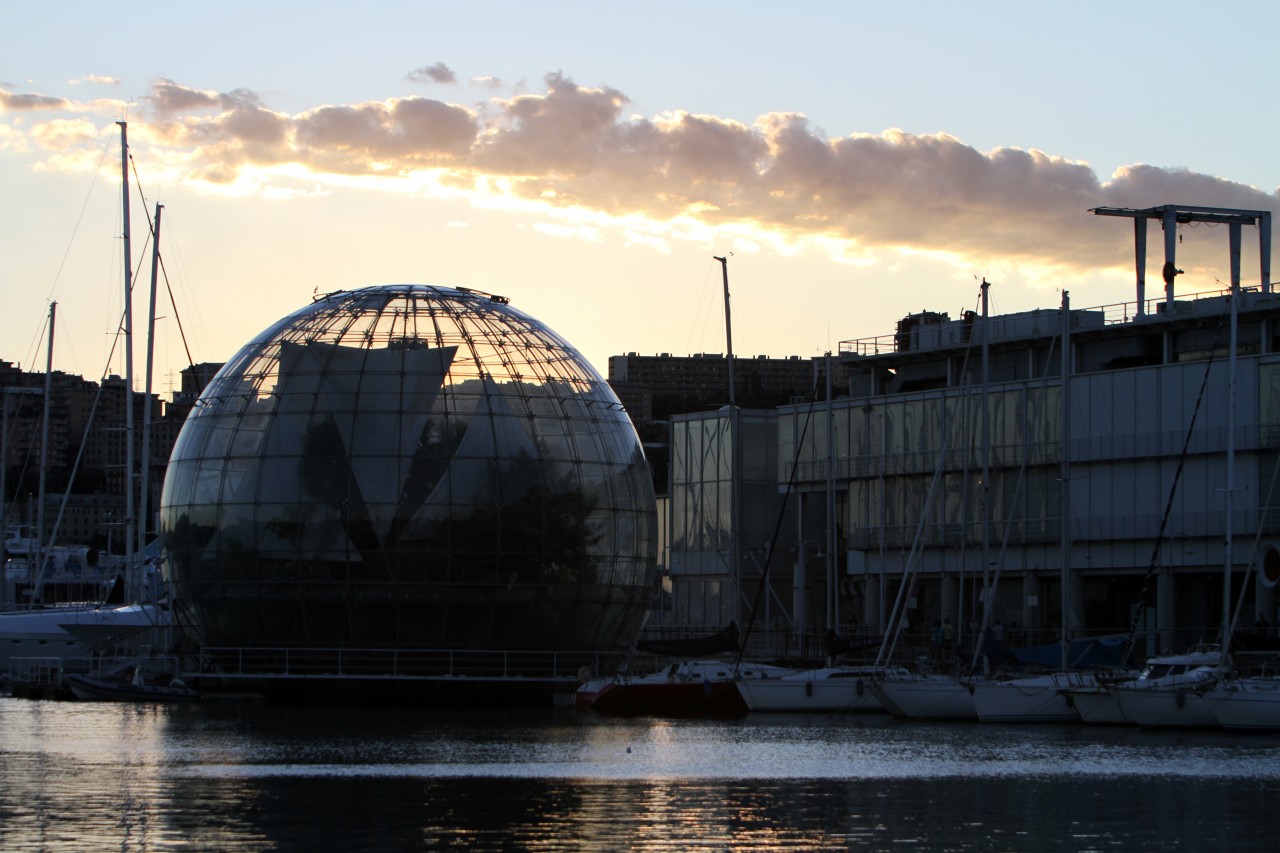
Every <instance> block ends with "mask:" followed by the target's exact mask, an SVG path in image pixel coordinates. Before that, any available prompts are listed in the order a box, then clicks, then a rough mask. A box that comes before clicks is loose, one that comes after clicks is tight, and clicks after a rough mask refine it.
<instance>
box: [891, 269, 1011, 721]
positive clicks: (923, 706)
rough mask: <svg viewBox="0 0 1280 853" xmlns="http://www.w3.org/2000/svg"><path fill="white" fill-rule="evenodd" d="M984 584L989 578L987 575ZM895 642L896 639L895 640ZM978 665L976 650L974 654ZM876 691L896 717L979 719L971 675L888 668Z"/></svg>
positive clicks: (985, 522)
mask: <svg viewBox="0 0 1280 853" xmlns="http://www.w3.org/2000/svg"><path fill="white" fill-rule="evenodd" d="M990 286H991V285H990V284H989V283H988V282H987V280H986V279H983V281H982V399H983V410H982V415H983V417H982V421H983V436H982V448H983V482H984V483H987V482H990V477H989V474H988V471H987V465H988V458H989V452H990V434H989V424H988V416H987V390H988V385H989V377H988V371H989V344H990V331H989V330H990V327H989V325H988V301H987V292H988V289H989V288H990ZM947 450H948V440H947V438H945V437H944V439H943V441H942V448H941V452H940V453H939V456H938V464H937V467H936V468H935V470H934V477H933V484H932V485H931V486H930V489H929V493H928V496H927V497H926V498H925V506H924V508H923V510H922V512H921V520H920V522H919V524H920V527H918V528H917V533H916V541H915V542H914V543H913V544H912V553H911V556H910V557H908V560H907V563H908V566H909V567H910V566H911V564H912V563H913V559H914V557H915V555H916V553H917V549H918V547H919V544H920V532H921V528H922V527H923V525H924V519H925V518H926V517H927V516H928V512H929V505H930V502H931V501H932V497H933V494H934V490H935V487H936V486H937V483H938V480H939V478H940V477H941V474H942V469H943V464H944V460H945V459H946V456H947ZM989 513H990V503H989V502H988V501H984V502H983V519H982V551H983V558H982V562H983V566H984V575H985V567H986V565H988V561H987V546H988V529H989V526H990V524H989V522H990V519H989ZM984 587H986V588H988V589H989V587H987V585H986V579H985V577H984ZM908 588H909V583H908V578H907V577H906V575H905V574H904V577H903V584H902V586H901V587H900V588H899V590H898V600H897V601H896V602H895V603H894V612H893V616H892V618H891V619H890V622H891V624H897V625H898V626H899V628H901V622H900V621H899V619H898V616H899V610H900V607H901V605H902V603H903V596H904V595H905V593H906V592H907V590H908ZM984 599H985V603H984V606H983V621H982V631H983V632H985V631H986V627H987V625H988V624H989V623H990V615H991V598H990V596H989V595H984ZM895 640H896V638H895ZM890 649H891V646H890V640H889V637H888V636H886V638H885V642H884V644H883V645H882V647H881V649H880V654H879V656H878V658H877V663H878V664H882V663H884V662H885V661H887V660H888V656H889V652H890ZM974 658H975V663H976V658H977V654H976V653H975V655H974ZM871 691H872V694H873V695H874V696H875V697H876V699H877V700H878V701H879V702H880V704H881V706H882V707H883V708H884V709H885V710H886V711H888V712H889V713H890V714H892V715H894V716H895V717H907V718H909V719H915V720H974V719H977V716H978V712H977V709H976V708H975V707H974V704H973V679H966V680H961V679H960V678H959V677H958V676H956V675H950V674H944V673H932V672H925V673H914V672H904V671H887V672H886V673H885V675H884V677H883V678H881V679H880V680H879V681H878V682H877V683H876V684H873V685H872V687H871Z"/></svg>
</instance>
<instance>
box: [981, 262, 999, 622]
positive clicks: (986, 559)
mask: <svg viewBox="0 0 1280 853" xmlns="http://www.w3.org/2000/svg"><path fill="white" fill-rule="evenodd" d="M990 289H991V284H990V282H988V281H987V280H986V279H985V278H984V279H983V280H982V436H981V441H982V493H981V498H982V521H981V525H982V530H981V532H980V535H981V542H982V597H983V599H984V600H983V602H982V631H981V633H980V634H979V640H980V643H981V642H985V640H986V636H987V631H989V630H990V628H991V610H992V608H993V607H994V606H995V590H994V589H992V588H991V562H990V560H991V556H990V555H991V410H990V403H989V400H988V397H989V388H990V384H991V347H990V344H991V326H990V319H989V314H988V312H987V292H988V291H989V290H990Z"/></svg>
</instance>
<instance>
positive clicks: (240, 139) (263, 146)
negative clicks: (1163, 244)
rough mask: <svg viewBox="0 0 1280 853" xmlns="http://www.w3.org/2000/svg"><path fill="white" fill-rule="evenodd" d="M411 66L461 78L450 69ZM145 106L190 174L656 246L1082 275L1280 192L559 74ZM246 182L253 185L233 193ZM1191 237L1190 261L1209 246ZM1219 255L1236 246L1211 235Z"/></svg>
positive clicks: (157, 138)
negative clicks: (785, 245) (606, 233)
mask: <svg viewBox="0 0 1280 853" xmlns="http://www.w3.org/2000/svg"><path fill="white" fill-rule="evenodd" d="M413 74H414V75H418V76H420V77H422V78H423V79H431V80H433V81H435V80H444V79H446V78H448V79H450V80H452V79H453V72H451V71H449V69H448V68H447V67H446V66H444V65H443V64H442V63H438V64H437V65H435V66H431V67H429V68H423V69H419V70H418V71H416V72H414V73H413ZM0 97H3V99H4V100H3V103H4V105H5V108H6V109H9V110H14V109H35V108H37V106H39V107H42V108H44V109H57V108H66V109H69V108H70V105H68V104H67V103H66V102H64V101H62V100H61V99H55V98H43V97H42V96H36V95H29V96H15V95H12V94H11V93H9V92H0ZM144 103H145V105H146V108H147V111H148V115H147V117H146V118H147V122H146V123H145V124H144V127H145V129H146V132H147V135H148V141H151V142H152V143H153V144H155V145H157V146H160V147H163V148H165V149H167V150H166V151H165V152H164V153H165V154H166V159H167V160H169V161H174V160H179V161H181V162H182V163H184V164H185V166H184V168H185V169H186V172H187V176H188V177H189V178H191V179H193V180H198V181H205V182H209V183H216V184H219V185H222V186H225V187H229V186H235V185H240V184H244V185H252V186H263V183H262V181H264V180H265V181H268V182H269V180H270V170H271V169H279V170H281V173H282V174H284V173H287V174H288V175H289V176H290V178H291V179H292V178H296V177H297V175H298V173H302V174H304V175H309V176H310V177H311V178H314V179H315V180H317V181H323V180H325V179H326V176H329V178H330V179H331V180H333V181H335V182H340V179H347V178H351V177H355V178H358V179H360V181H361V185H362V186H368V185H370V184H371V183H372V184H375V185H376V184H378V183H379V182H381V184H382V185H384V186H387V187H388V188H397V187H399V186H401V185H402V184H403V183H404V179H405V178H407V177H415V178H422V177H426V176H430V179H431V184H432V185H433V186H436V187H440V188H447V189H448V191H449V192H452V193H457V192H466V191H470V192H472V193H475V194H476V195H477V197H479V196H480V195H486V196H487V197H489V198H492V196H493V194H495V193H503V194H506V196H507V197H509V198H511V199H513V200H516V201H518V202H520V203H521V204H522V205H535V206H542V207H544V208H556V209H559V210H560V211H561V212H563V213H565V214H569V213H574V212H581V211H586V212H589V213H594V214H597V215H599V216H600V217H601V220H600V221H604V220H605V219H610V218H611V219H612V220H613V221H615V222H616V223H619V226H618V227H619V228H622V229H624V230H625V229H628V228H631V225H630V224H628V223H632V222H634V221H636V220H637V219H642V220H645V221H648V222H654V223H662V224H664V225H665V228H666V230H665V232H664V231H662V230H661V229H658V230H655V231H654V232H644V233H646V234H649V233H651V234H652V238H653V239H652V244H653V245H655V246H657V245H660V244H661V240H662V239H663V238H666V237H676V238H677V239H678V236H677V235H678V233H679V232H680V231H682V230H685V231H687V230H688V229H689V228H691V227H694V226H693V225H691V223H695V224H696V226H698V227H706V228H713V229H722V230H723V229H732V230H733V232H734V233H737V234H744V233H747V232H751V233H754V234H756V235H758V236H759V238H760V239H761V240H766V241H768V242H770V243H771V244H778V243H781V242H791V243H796V244H798V243H803V242H805V241H808V242H809V243H810V244H811V245H817V246H824V247H829V248H828V249H827V250H828V251H832V252H834V253H835V254H838V255H840V256H842V257H846V258H856V257H859V256H862V255H865V254H866V253H867V252H871V251H876V250H883V251H909V252H925V253H929V254H931V255H934V256H938V257H953V258H959V259H963V260H964V261H965V262H966V263H971V264H977V265H982V266H984V268H988V267H989V265H992V264H995V263H1011V262H1014V263H1020V264H1039V265H1043V266H1050V267H1055V268H1060V269H1064V270H1068V269H1076V270H1079V269H1087V268H1099V267H1121V266H1127V265H1129V264H1130V263H1131V258H1132V248H1131V245H1132V229H1130V228H1124V227H1118V225H1117V223H1116V222H1115V221H1114V220H1113V219H1110V218H1107V217H1096V216H1091V215H1089V214H1088V213H1087V211H1088V210H1089V209H1090V208H1095V207H1101V206H1114V207H1151V206H1155V205H1160V204H1167V203H1181V204H1186V203H1195V204H1203V205H1209V206H1214V207H1232V208H1244V209H1259V210H1272V209H1275V208H1276V207H1277V196H1276V194H1275V193H1271V192H1265V191H1262V190H1259V189H1256V188H1253V187H1249V186H1246V185H1244V184H1239V183H1234V182H1231V181H1228V180H1224V179H1222V178H1218V177H1214V176H1211V175H1204V174H1198V173H1194V172H1190V171H1188V170H1186V169H1180V168H1161V167H1158V166H1152V165H1132V166H1128V167H1126V168H1123V169H1120V170H1118V171H1117V172H1116V173H1115V174H1114V175H1111V176H1109V178H1107V179H1105V180H1104V179H1102V178H1100V177H1099V176H1098V175H1097V174H1096V173H1095V172H1094V171H1093V169H1092V168H1091V167H1090V166H1089V165H1088V164H1086V163H1082V162H1079V161H1075V160H1070V159H1068V158H1066V157H1063V156H1059V155H1055V154H1050V153H1046V152H1044V151H1038V150H1022V149H1016V148H997V149H994V150H991V151H981V150H978V149H976V148H974V147H972V146H970V145H967V144H966V143H964V142H963V141H962V140H960V139H958V138H956V137H954V136H951V135H948V134H946V133H936V134H912V133H907V132H905V131H902V130H897V129H889V130H885V131H882V132H879V133H854V134H849V135H846V136H840V137H834V138H831V137H828V136H827V135H825V134H823V133H820V132H819V131H818V130H816V129H815V128H814V127H813V126H812V125H811V124H810V123H809V122H808V120H807V119H806V118H805V117H804V116H803V115H800V114H798V113H772V114H769V115H764V116H761V117H759V118H758V119H757V120H756V121H755V122H754V123H752V124H744V123H742V122H737V121H732V120H729V119H724V118H720V117H717V116H713V115H696V114H692V113H687V112H682V111H672V112H669V113H663V114H660V115H656V116H652V117H644V116H635V115H630V114H628V113H627V112H626V110H627V107H628V104H629V103H630V100H629V98H628V97H627V96H626V95H625V94H624V93H622V92H621V91H619V90H617V89H614V88H611V87H607V86H598V87H588V86H581V85H578V84H577V83H575V82H574V81H573V80H572V79H571V78H569V77H568V76H566V75H564V74H563V73H560V72H556V73H553V74H549V75H547V76H546V78H545V79H544V85H543V87H542V89H541V91H538V92H532V91H525V92H520V93H518V94H513V95H511V96H509V97H495V98H493V99H491V100H490V101H489V102H487V103H486V104H483V105H480V106H478V107H475V108H471V107H465V106H460V105H457V104H450V103H446V102H445V101H442V100H437V99H431V98H424V97H409V98H393V99H389V100H386V101H369V102H363V103H354V104H330V105H319V106H316V107H313V108H311V109H308V110H305V111H303V112H299V113H296V114H288V113H283V112H279V111H276V110H273V109H271V108H270V107H269V106H268V105H267V104H266V103H265V102H264V101H263V99H262V98H261V97H260V96H259V95H257V94H256V93H254V92H252V91H249V90H244V89H238V90H234V91H231V92H215V91H207V90H200V89H194V88H190V87H187V86H184V85H181V84H179V83H176V82H174V81H172V80H169V79H165V78H162V79H159V80H157V81H155V83H154V84H153V85H152V87H151V90H150V92H149V93H148V95H147V96H146V98H145V99H144ZM15 105H16V106H15ZM59 105H61V106H59ZM82 133H84V130H83V128H79V127H76V126H71V125H68V126H58V125H56V124H55V123H52V122H50V123H46V124H45V125H40V126H36V127H33V128H31V129H30V130H29V131H28V136H29V138H30V139H31V140H32V144H33V145H36V146H42V147H44V148H46V149H47V150H53V151H61V150H63V149H65V148H66V146H67V145H69V144H73V143H74V141H75V138H76V135H77V134H82ZM86 135H87V134H86ZM247 174H251V175H253V176H254V178H255V180H254V181H249V182H240V180H239V179H240V178H241V177H243V176H244V175H247ZM1194 231H1195V229H1191V230H1190V231H1189V233H1188V236H1187V241H1186V242H1187V244H1188V246H1187V252H1188V254H1187V255H1186V256H1185V257H1186V258H1187V263H1188V264H1190V263H1193V262H1194V260H1195V252H1196V251H1198V249H1197V246H1199V245H1200V244H1202V243H1207V241H1202V240H1199V239H1198V237H1199V236H1200V234H1197V233H1192V232H1194ZM1200 231H1201V232H1202V233H1207V232H1210V231H1211V229H1200ZM637 233H639V232H637ZM628 239H631V238H628ZM1158 239H1159V238H1158V237H1155V238H1153V245H1154V243H1155V242H1158ZM1223 242H1225V241H1223ZM1212 251H1214V252H1220V253H1222V254H1225V245H1223V246H1219V245H1218V241H1217V235H1215V236H1214V242H1213V248H1212ZM1214 257H1215V258H1216V257H1217V256H1216V255H1215V256H1214ZM1183 258H1184V255H1183V250H1182V249H1180V250H1179V260H1180V263H1181V261H1182V260H1183Z"/></svg>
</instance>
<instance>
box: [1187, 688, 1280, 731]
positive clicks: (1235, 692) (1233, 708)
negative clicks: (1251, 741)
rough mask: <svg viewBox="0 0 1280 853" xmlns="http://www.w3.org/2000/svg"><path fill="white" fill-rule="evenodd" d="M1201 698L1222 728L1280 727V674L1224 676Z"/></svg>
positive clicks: (1254, 728)
mask: <svg viewBox="0 0 1280 853" xmlns="http://www.w3.org/2000/svg"><path fill="white" fill-rule="evenodd" d="M1203 699H1204V702H1205V704H1206V705H1207V706H1208V707H1209V711H1210V712H1211V713H1212V714H1213V718H1214V719H1215V720H1217V721H1218V725H1220V726H1222V727H1223V728H1225V729H1236V730H1243V731H1257V732H1261V731H1280V676H1274V675H1270V676H1255V677H1251V678H1235V679H1229V680H1223V681H1220V682H1218V683H1217V684H1216V685H1214V686H1213V688H1212V689H1210V690H1209V691H1208V692H1206V693H1205V694H1204V697H1203Z"/></svg>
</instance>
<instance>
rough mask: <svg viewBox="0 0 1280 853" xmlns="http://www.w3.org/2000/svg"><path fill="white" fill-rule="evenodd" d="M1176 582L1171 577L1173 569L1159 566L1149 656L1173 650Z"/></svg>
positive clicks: (1175, 624) (1175, 626)
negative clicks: (1152, 634)
mask: <svg viewBox="0 0 1280 853" xmlns="http://www.w3.org/2000/svg"><path fill="white" fill-rule="evenodd" d="M1176 593H1177V589H1176V581H1175V580H1174V577H1173V569H1172V568H1171V567H1169V566H1161V567H1160V574H1159V576H1158V577H1157V578H1156V624H1155V634H1154V636H1152V637H1151V640H1150V644H1149V646H1148V649H1149V652H1150V653H1151V654H1161V653H1163V652H1164V651H1166V650H1170V651H1171V650H1172V649H1173V640H1174V636H1173V634H1174V631H1176V630H1177V628H1178V620H1177V618H1176V616H1175V615H1174V614H1175V612H1176V611H1175V610H1174V600H1175V598H1176Z"/></svg>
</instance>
